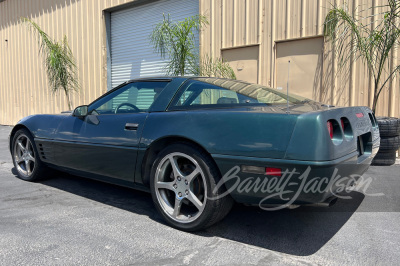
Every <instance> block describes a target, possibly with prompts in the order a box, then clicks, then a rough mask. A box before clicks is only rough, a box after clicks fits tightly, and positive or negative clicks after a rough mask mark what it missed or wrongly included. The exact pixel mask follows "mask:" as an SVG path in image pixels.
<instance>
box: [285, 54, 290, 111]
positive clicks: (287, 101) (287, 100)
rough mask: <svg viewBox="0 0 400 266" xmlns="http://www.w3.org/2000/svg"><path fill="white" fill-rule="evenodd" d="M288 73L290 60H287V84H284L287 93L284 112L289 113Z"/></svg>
mask: <svg viewBox="0 0 400 266" xmlns="http://www.w3.org/2000/svg"><path fill="white" fill-rule="evenodd" d="M289 74H290V60H289V61H288V70H287V85H286V93H287V98H286V103H287V111H286V113H287V114H289V113H290V111H289Z"/></svg>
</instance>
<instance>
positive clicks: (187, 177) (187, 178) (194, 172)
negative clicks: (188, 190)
mask: <svg viewBox="0 0 400 266" xmlns="http://www.w3.org/2000/svg"><path fill="white" fill-rule="evenodd" d="M199 173H200V166H197V167H196V169H194V170H193V172H192V173H190V175H187V176H186V177H185V179H186V180H187V181H188V182H189V183H190V182H192V180H193V179H194V178H195V177H196V176H197V175H198V174H199Z"/></svg>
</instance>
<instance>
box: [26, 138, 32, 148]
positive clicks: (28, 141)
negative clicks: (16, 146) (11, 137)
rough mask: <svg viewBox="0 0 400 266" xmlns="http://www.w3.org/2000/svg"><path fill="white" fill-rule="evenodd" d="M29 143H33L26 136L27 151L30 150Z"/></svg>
mask: <svg viewBox="0 0 400 266" xmlns="http://www.w3.org/2000/svg"><path fill="white" fill-rule="evenodd" d="M29 144H31V141H30V140H29V139H28V138H26V145H25V150H26V151H29Z"/></svg>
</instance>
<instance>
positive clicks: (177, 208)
mask: <svg viewBox="0 0 400 266" xmlns="http://www.w3.org/2000/svg"><path fill="white" fill-rule="evenodd" d="M181 207H182V200H180V199H178V198H175V206H174V212H173V214H172V216H173V217H175V218H176V217H177V216H178V215H179V213H180V212H181Z"/></svg>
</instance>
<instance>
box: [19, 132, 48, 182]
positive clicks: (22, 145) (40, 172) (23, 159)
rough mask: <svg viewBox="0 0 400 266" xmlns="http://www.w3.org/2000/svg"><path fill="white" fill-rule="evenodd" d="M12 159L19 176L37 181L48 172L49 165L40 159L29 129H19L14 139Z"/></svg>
mask: <svg viewBox="0 0 400 266" xmlns="http://www.w3.org/2000/svg"><path fill="white" fill-rule="evenodd" d="M12 159H13V163H14V167H15V169H16V170H17V173H18V177H19V178H21V179H23V180H26V181H36V180H38V179H40V178H42V177H44V174H45V173H46V169H47V167H46V166H45V165H44V164H43V163H42V162H41V161H40V159H39V156H38V152H37V150H36V147H35V142H34V139H33V137H32V135H31V134H30V133H29V131H28V130H27V129H20V130H18V131H17V132H16V133H15V135H14V138H13V141H12Z"/></svg>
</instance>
